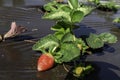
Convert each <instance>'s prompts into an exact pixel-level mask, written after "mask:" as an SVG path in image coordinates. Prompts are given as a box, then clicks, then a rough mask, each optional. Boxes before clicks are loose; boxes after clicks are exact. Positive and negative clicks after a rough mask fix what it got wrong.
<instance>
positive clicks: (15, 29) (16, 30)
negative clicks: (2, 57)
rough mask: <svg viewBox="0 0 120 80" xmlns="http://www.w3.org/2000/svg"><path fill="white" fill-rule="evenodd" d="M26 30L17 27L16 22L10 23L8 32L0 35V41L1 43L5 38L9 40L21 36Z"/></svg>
mask: <svg viewBox="0 0 120 80" xmlns="http://www.w3.org/2000/svg"><path fill="white" fill-rule="evenodd" d="M26 30H27V29H26V28H25V27H23V26H20V25H19V26H17V25H16V22H12V23H11V28H10V30H9V31H8V32H7V33H5V34H4V35H0V41H3V40H5V39H7V38H11V37H15V36H17V35H19V34H21V33H22V32H25V31H26Z"/></svg>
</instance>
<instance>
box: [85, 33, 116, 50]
mask: <svg viewBox="0 0 120 80" xmlns="http://www.w3.org/2000/svg"><path fill="white" fill-rule="evenodd" d="M86 41H87V44H88V45H89V47H91V48H94V49H96V48H101V47H103V46H104V44H105V43H116V41H117V37H116V36H114V35H113V34H110V33H101V34H99V35H97V34H92V33H91V34H90V36H89V37H88V38H87V39H86Z"/></svg>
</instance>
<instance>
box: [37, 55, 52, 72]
mask: <svg viewBox="0 0 120 80" xmlns="http://www.w3.org/2000/svg"><path fill="white" fill-rule="evenodd" d="M53 65H54V57H53V56H52V55H51V54H49V53H45V54H42V55H41V56H40V57H39V59H38V65H37V69H38V71H45V70H48V69H50V68H52V67H53Z"/></svg>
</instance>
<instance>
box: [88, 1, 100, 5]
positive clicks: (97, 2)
mask: <svg viewBox="0 0 120 80" xmlns="http://www.w3.org/2000/svg"><path fill="white" fill-rule="evenodd" d="M88 1H89V2H93V3H94V4H96V5H98V4H99V3H100V0H88Z"/></svg>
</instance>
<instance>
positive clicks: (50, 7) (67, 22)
mask: <svg viewBox="0 0 120 80" xmlns="http://www.w3.org/2000/svg"><path fill="white" fill-rule="evenodd" d="M44 9H45V11H46V12H45V14H44V15H43V17H42V18H43V19H50V20H55V21H56V24H55V25H54V26H52V27H51V30H53V31H54V33H53V34H48V35H47V36H45V37H43V38H41V39H40V40H39V41H38V42H36V43H35V44H34V45H33V50H35V51H41V52H42V55H41V56H40V58H39V60H38V71H43V70H48V69H50V68H52V66H54V65H53V64H54V63H56V64H62V63H66V62H71V61H75V60H76V59H77V58H78V57H81V56H82V55H84V53H86V52H87V50H88V49H89V48H93V49H97V48H101V47H103V46H104V44H105V43H115V42H116V41H117V38H116V36H114V35H112V34H111V33H101V34H92V33H91V34H90V35H89V37H88V38H86V40H83V39H82V38H81V37H79V38H77V37H76V36H75V34H74V32H73V29H74V28H77V26H76V25H75V24H76V23H80V22H81V21H82V20H83V19H84V17H86V16H87V15H89V14H90V13H91V11H92V10H94V8H93V7H91V6H87V5H84V4H82V3H79V1H78V0H68V3H66V4H63V3H58V2H56V1H52V2H49V3H48V4H45V5H44ZM46 53H47V54H50V56H52V58H51V57H50V56H46ZM43 54H45V55H44V57H45V59H44V57H43ZM41 57H42V59H41ZM47 57H48V58H47ZM53 60H54V61H53ZM47 61H51V62H50V63H48V62H47ZM46 64H48V65H46ZM80 64H81V63H80ZM39 65H40V66H39ZM43 65H44V66H43ZM76 65H78V66H76V67H75V68H74V70H73V74H74V75H75V76H77V77H81V75H82V74H86V73H85V72H89V71H91V69H92V68H91V66H90V65H88V66H81V65H79V64H76ZM41 66H42V67H46V66H47V67H46V69H43V70H41V68H40V67H41ZM82 76H83V75H82Z"/></svg>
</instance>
